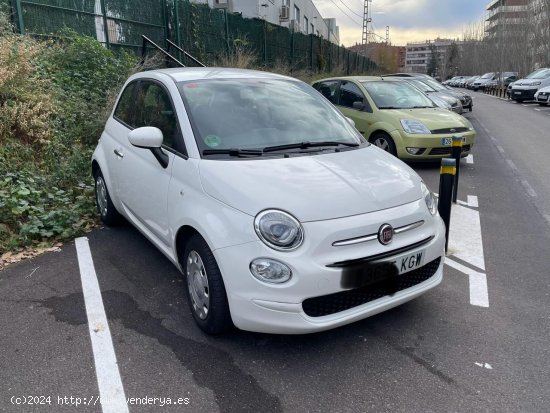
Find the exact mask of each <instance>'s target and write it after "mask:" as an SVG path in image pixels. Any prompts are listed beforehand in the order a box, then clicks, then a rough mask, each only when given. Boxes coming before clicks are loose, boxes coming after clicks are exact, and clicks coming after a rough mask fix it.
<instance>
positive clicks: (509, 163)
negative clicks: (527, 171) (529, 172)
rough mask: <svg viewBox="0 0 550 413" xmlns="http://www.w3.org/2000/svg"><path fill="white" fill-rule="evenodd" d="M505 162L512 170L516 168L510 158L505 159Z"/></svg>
mask: <svg viewBox="0 0 550 413" xmlns="http://www.w3.org/2000/svg"><path fill="white" fill-rule="evenodd" d="M506 162H507V163H508V166H509V167H510V168H512V169H513V170H514V171H517V170H518V167H517V166H516V164H515V163H514V162H512V161H511V160H510V159H506Z"/></svg>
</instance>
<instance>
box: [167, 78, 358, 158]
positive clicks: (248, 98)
mask: <svg viewBox="0 0 550 413" xmlns="http://www.w3.org/2000/svg"><path fill="white" fill-rule="evenodd" d="M178 87H179V90H180V93H181V95H182V97H183V100H184V103H185V105H186V108H187V112H188V113H189V115H190V120H191V124H192V125H193V130H194V132H195V136H196V140H197V145H198V146H199V149H200V151H201V152H202V154H203V155H205V154H212V153H215V152H217V154H221V153H223V152H224V151H225V152H227V154H229V152H231V154H239V155H240V154H245V155H254V154H258V152H260V154H261V151H262V150H263V149H267V148H270V149H273V148H274V147H278V146H288V145H291V146H292V145H298V148H297V149H300V148H302V149H303V148H306V147H315V148H316V150H322V148H323V146H324V145H323V143H324V142H326V143H327V145H326V146H327V147H330V146H332V147H333V149H334V147H335V146H336V147H338V146H339V145H340V144H341V145H342V146H343V147H352V146H358V145H359V144H361V143H363V142H364V139H363V138H362V137H361V135H359V133H358V132H357V131H356V130H355V128H354V127H352V126H351V124H350V123H349V122H348V121H347V120H346V118H345V117H344V116H342V114H341V113H340V112H339V111H338V110H337V109H336V108H335V107H334V106H332V104H331V103H330V102H329V101H328V100H326V99H325V98H323V97H322V96H321V95H320V94H319V92H317V91H316V90H315V89H313V88H312V87H311V86H308V85H306V84H305V83H302V82H298V81H292V80H284V79H281V80H280V79H263V78H257V79H254V78H248V79H204V80H197V81H188V82H181V83H179V84H178ZM300 145H301V146H300ZM230 149H231V151H229V150H230ZM285 149H290V148H285ZM243 150H244V151H243ZM239 151H240V152H239ZM267 152H268V151H266V153H267ZM273 152H276V151H273Z"/></svg>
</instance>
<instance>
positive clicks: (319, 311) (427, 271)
mask: <svg viewBox="0 0 550 413" xmlns="http://www.w3.org/2000/svg"><path fill="white" fill-rule="evenodd" d="M440 262H441V257H440V258H437V259H435V260H433V261H431V262H429V263H428V264H425V265H424V266H423V267H420V268H418V269H416V270H413V271H410V272H407V273H405V274H402V275H400V276H399V277H398V281H397V283H398V286H397V291H403V290H405V289H407V288H410V287H413V286H415V285H417V284H420V283H421V282H424V281H426V280H428V279H430V278H431V277H433V275H434V274H435V273H436V271H437V269H438V268H439V264H440ZM387 295H389V292H388V289H387V287H385V286H373V285H371V286H366V287H361V288H357V289H353V290H347V291H341V292H339V293H334V294H329V295H324V296H321V297H314V298H308V299H307V300H305V301H304V302H303V303H302V308H303V309H304V312H305V313H306V314H307V315H308V316H310V317H322V316H326V315H330V314H335V313H339V312H340V311H344V310H349V309H350V308H353V307H357V306H359V305H362V304H365V303H368V302H370V301H374V300H377V299H378V298H382V297H384V296H387Z"/></svg>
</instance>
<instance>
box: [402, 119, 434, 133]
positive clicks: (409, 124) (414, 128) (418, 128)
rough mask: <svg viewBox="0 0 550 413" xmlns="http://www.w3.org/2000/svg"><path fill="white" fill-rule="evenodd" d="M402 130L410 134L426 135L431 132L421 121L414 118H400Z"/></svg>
mask: <svg viewBox="0 0 550 413" xmlns="http://www.w3.org/2000/svg"><path fill="white" fill-rule="evenodd" d="M401 126H403V130H404V131H405V132H407V133H410V134H422V135H428V134H431V133H432V132H431V131H430V130H429V129H428V128H427V127H426V125H424V124H423V123H422V122H420V121H419V120H416V119H401Z"/></svg>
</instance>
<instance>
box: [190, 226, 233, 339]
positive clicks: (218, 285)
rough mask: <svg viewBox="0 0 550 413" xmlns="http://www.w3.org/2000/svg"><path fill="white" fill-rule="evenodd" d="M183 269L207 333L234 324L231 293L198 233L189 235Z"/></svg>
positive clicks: (192, 305)
mask: <svg viewBox="0 0 550 413" xmlns="http://www.w3.org/2000/svg"><path fill="white" fill-rule="evenodd" d="M181 264H182V270H183V272H184V274H185V280H186V285H187V300H188V303H189V309H190V310H191V314H192V315H193V318H194V319H195V322H196V323H197V325H198V326H199V328H200V329H201V330H202V331H204V332H205V333H206V334H212V335H214V334H221V333H224V332H226V331H228V330H230V329H231V328H232V327H233V322H232V321H231V313H230V311H229V303H228V301H227V293H226V291H225V284H224V282H223V278H222V274H221V271H220V268H219V267H218V264H217V262H216V258H215V257H214V254H213V253H212V250H210V247H208V244H207V243H206V241H205V240H204V238H203V237H201V236H200V235H198V234H195V235H193V236H192V237H191V238H189V241H188V242H187V244H186V245H185V251H184V253H183V262H182V263H181Z"/></svg>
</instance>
